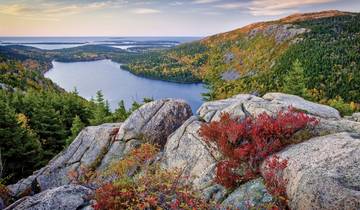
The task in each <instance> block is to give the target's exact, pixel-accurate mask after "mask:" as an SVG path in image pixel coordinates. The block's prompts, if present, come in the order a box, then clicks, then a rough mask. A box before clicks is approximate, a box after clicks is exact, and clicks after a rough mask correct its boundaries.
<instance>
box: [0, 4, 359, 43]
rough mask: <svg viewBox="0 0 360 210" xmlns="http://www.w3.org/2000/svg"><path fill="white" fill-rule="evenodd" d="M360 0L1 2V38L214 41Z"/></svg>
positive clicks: (354, 9)
mask: <svg viewBox="0 0 360 210" xmlns="http://www.w3.org/2000/svg"><path fill="white" fill-rule="evenodd" d="M329 9H337V10H342V11H351V12H360V0H0V36H208V35H212V34H216V33H220V32H225V31H229V30H233V29H236V28H239V27H242V26H245V25H247V24H250V23H254V22H259V21H266V20H273V19H278V18H281V17H284V16H287V15H290V14H293V13H299V12H314V11H322V10H329Z"/></svg>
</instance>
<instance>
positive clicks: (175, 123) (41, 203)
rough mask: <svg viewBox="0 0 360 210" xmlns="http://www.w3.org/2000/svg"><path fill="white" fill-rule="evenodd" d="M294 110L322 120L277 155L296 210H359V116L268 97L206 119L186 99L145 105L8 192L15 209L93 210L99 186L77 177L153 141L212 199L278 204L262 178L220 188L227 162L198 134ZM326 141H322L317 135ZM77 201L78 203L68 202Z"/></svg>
mask: <svg viewBox="0 0 360 210" xmlns="http://www.w3.org/2000/svg"><path fill="white" fill-rule="evenodd" d="M289 106H292V107H293V108H295V109H297V110H301V111H304V112H305V113H307V114H308V115H311V116H314V117H316V118H317V119H318V120H319V125H318V126H317V127H316V129H315V130H311V131H310V132H311V134H312V136H314V138H311V139H309V140H307V139H303V140H306V141H304V142H303V143H299V144H294V145H291V146H289V147H287V148H285V149H284V150H283V151H281V152H279V153H278V154H277V155H278V156H279V157H280V158H286V159H288V160H289V165H288V167H287V168H286V170H285V171H284V173H283V176H284V177H285V178H287V179H288V180H289V182H288V185H287V194H288V197H289V205H290V207H291V208H292V209H359V208H360V204H359V202H358V201H359V200H360V181H359V180H360V165H359V164H358V163H359V162H360V155H359V154H360V153H359V152H360V151H359V150H360V123H359V122H357V116H358V114H354V115H353V116H351V117H346V118H342V117H341V116H340V114H339V112H338V111H337V110H336V109H333V108H331V107H328V106H324V105H320V104H316V103H313V102H310V101H306V100H304V99H302V98H300V97H298V96H293V95H287V94H283V93H268V94H266V95H264V96H263V97H257V96H254V95H249V94H240V95H236V96H234V97H232V98H229V99H225V100H219V101H212V102H206V103H204V104H203V105H202V106H201V107H200V108H199V110H198V113H197V114H198V115H196V116H191V115H192V113H191V109H190V107H189V105H187V104H186V103H185V102H184V101H182V100H173V99H164V100H158V101H154V102H151V103H148V104H145V105H144V106H142V107H141V108H140V109H139V110H138V111H136V112H135V113H133V114H132V115H131V116H130V117H129V118H128V119H127V120H126V121H125V122H123V123H117V124H104V125H100V126H93V127H87V128H85V129H84V130H83V131H82V132H81V133H80V134H79V136H78V137H77V138H76V140H75V141H74V142H73V143H72V144H71V145H70V146H69V147H68V148H67V149H66V150H64V151H63V152H62V153H60V154H59V155H57V156H56V157H54V159H53V160H51V161H50V162H49V164H48V165H47V166H46V167H44V168H42V169H40V170H39V171H37V172H35V173H34V174H33V175H32V176H30V177H28V178H26V179H23V180H20V181H19V182H18V183H16V184H14V185H10V186H8V188H9V190H10V191H11V193H12V196H14V197H15V198H20V197H23V196H26V197H23V198H20V200H18V201H17V202H15V203H14V204H12V205H10V206H8V207H7V208H6V210H10V209H50V208H53V209H91V203H92V201H91V199H90V197H89V195H90V194H91V193H92V192H93V190H94V189H95V188H96V187H97V186H96V184H90V185H87V186H80V185H76V183H72V180H70V179H69V178H68V176H67V175H68V173H69V172H76V173H75V174H80V173H81V169H82V168H84V167H91V168H92V169H93V170H95V171H103V170H106V168H107V166H108V165H109V164H110V163H111V162H112V161H113V160H119V159H121V158H122V157H123V156H124V155H125V154H127V153H128V152H129V151H131V149H132V148H135V147H136V146H138V145H140V144H142V143H143V142H145V141H150V142H151V143H156V144H159V145H160V146H161V147H162V148H163V151H162V152H161V153H160V154H161V155H160V163H161V166H162V168H164V169H172V168H178V169H179V168H180V169H182V170H183V171H184V175H186V176H187V177H190V178H189V179H188V181H189V182H191V183H192V184H193V186H194V188H195V189H197V190H198V191H199V192H201V193H202V194H203V196H204V198H205V199H207V200H215V201H217V202H221V203H222V204H223V206H229V204H231V207H233V208H239V209H246V207H248V205H249V204H250V205H251V206H254V207H256V206H257V205H259V204H262V203H266V202H269V201H271V200H272V197H271V195H270V194H269V193H268V192H267V191H266V188H265V186H264V181H263V180H262V179H261V178H258V179H255V180H252V181H249V182H247V183H245V184H244V185H241V186H239V187H238V188H237V189H235V190H234V191H229V190H227V189H225V188H224V187H222V186H221V185H218V184H215V183H214V177H215V166H216V163H217V162H218V161H220V160H221V159H222V158H223V157H222V155H221V153H220V152H219V151H218V149H217V147H216V145H212V144H208V143H206V142H205V141H204V140H203V139H202V137H201V136H199V134H198V130H199V128H200V127H201V125H202V124H204V123H209V122H211V121H216V120H219V117H220V115H221V113H224V112H227V113H229V114H230V116H231V117H236V118H239V119H244V118H245V117H247V116H251V117H256V116H258V115H259V114H261V113H263V112H266V113H268V114H271V115H275V114H276V113H277V112H278V111H280V110H284V109H287V108H288V107H289ZM316 136H318V137H316ZM69 199H71V202H66V201H67V200H69Z"/></svg>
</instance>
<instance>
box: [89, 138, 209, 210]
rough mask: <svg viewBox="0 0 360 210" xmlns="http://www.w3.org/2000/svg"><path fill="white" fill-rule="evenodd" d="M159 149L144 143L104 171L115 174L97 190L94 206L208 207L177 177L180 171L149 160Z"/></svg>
mask: <svg viewBox="0 0 360 210" xmlns="http://www.w3.org/2000/svg"><path fill="white" fill-rule="evenodd" d="M158 151H159V150H158V149H157V148H156V147H155V146H153V145H151V144H143V145H142V146H140V147H139V148H137V149H134V150H133V151H132V152H131V153H130V154H129V155H127V156H126V157H125V158H124V159H123V160H120V161H118V162H115V163H113V164H112V165H111V167H110V169H109V170H108V171H107V172H106V175H111V176H112V175H115V177H117V178H116V180H115V181H113V182H111V183H107V184H104V185H103V186H102V187H100V188H99V189H97V190H96V193H95V200H96V204H95V205H94V208H95V209H96V210H103V209H104V210H105V209H106V210H112V209H209V208H210V205H209V204H207V203H206V202H205V201H203V200H202V199H200V198H199V196H198V195H197V194H196V193H195V192H194V191H193V190H192V189H191V186H190V185H187V184H184V183H183V182H181V181H180V177H182V172H181V171H179V170H172V171H168V170H161V169H160V167H159V165H158V164H151V162H153V160H154V158H155V157H156V155H157V153H158ZM135 171H136V172H138V173H137V174H135Z"/></svg>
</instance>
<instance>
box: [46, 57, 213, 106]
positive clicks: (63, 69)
mask: <svg viewBox="0 0 360 210" xmlns="http://www.w3.org/2000/svg"><path fill="white" fill-rule="evenodd" d="M53 66H54V67H53V68H52V69H51V70H50V71H48V72H47V73H46V74H45V76H46V77H47V78H50V79H51V80H52V81H54V82H55V83H57V84H58V85H59V86H61V87H62V88H64V89H65V90H67V91H72V90H73V89H74V87H76V88H77V90H78V91H79V95H81V96H82V97H84V98H87V99H90V98H91V97H93V96H95V93H96V91H97V90H102V92H103V94H104V95H105V98H106V99H107V100H108V101H109V103H110V106H111V108H112V109H115V108H116V107H117V104H118V102H119V101H120V100H124V101H125V105H126V106H127V107H130V105H131V103H132V102H133V101H138V102H140V101H142V99H143V98H144V97H150V98H151V97H152V98H154V99H161V98H181V99H184V100H186V101H187V102H188V103H189V104H190V105H191V108H192V109H193V112H195V111H196V109H197V108H198V107H199V106H200V105H201V104H202V100H201V93H204V92H206V89H205V88H204V87H203V85H202V84H178V83H171V82H164V81H159V80H151V79H147V78H142V77H138V76H135V75H133V74H131V73H130V72H128V71H125V70H122V69H121V67H120V65H119V64H118V63H115V62H112V61H110V60H101V61H91V62H75V63H61V62H55V61H54V62H53Z"/></svg>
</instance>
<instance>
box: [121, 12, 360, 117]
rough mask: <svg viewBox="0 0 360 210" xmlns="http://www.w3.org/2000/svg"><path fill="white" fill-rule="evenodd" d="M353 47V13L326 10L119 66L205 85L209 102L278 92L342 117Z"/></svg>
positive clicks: (356, 25) (359, 26)
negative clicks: (335, 111)
mask: <svg viewBox="0 0 360 210" xmlns="http://www.w3.org/2000/svg"><path fill="white" fill-rule="evenodd" d="M359 43H360V14H359V13H349V12H341V11H336V10H331V11H323V12H318V13H306V14H294V15H291V16H288V17H285V18H282V19H279V20H276V21H269V22H260V23H254V24H251V25H248V26H245V27H243V28H240V29H236V30H233V31H230V32H226V33H221V34H217V35H214V36H210V37H207V38H204V39H203V40H200V41H196V42H192V43H187V44H183V45H180V46H177V47H175V48H173V49H170V50H164V51H161V52H151V53H147V54H146V56H144V57H143V58H142V59H139V60H135V61H132V62H130V63H129V64H128V65H127V67H128V69H129V70H130V71H131V72H133V73H135V74H137V75H141V76H147V77H153V78H158V79H164V80H169V81H176V82H198V81H203V82H206V84H207V85H208V87H209V89H210V92H209V93H208V94H207V95H206V97H207V99H209V100H212V99H223V98H227V97H230V96H233V95H235V94H238V93H242V92H252V93H257V94H264V93H266V92H268V91H283V92H288V93H292V94H297V95H302V96H303V97H306V98H307V99H309V100H312V101H317V102H321V103H325V104H329V105H332V106H334V107H336V108H339V109H340V110H341V111H342V113H349V112H351V111H354V110H357V109H359V105H358V104H357V103H359V102H360V95H359V94H360V93H359V92H358V91H357V90H358V89H359V88H360V75H359V68H360V54H359V52H358V49H359V47H360V46H359ZM295 81H296V82H295ZM292 83H294V84H292ZM291 86H294V87H291ZM345 102H346V103H348V104H346V103H345ZM350 104H351V105H350Z"/></svg>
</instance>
